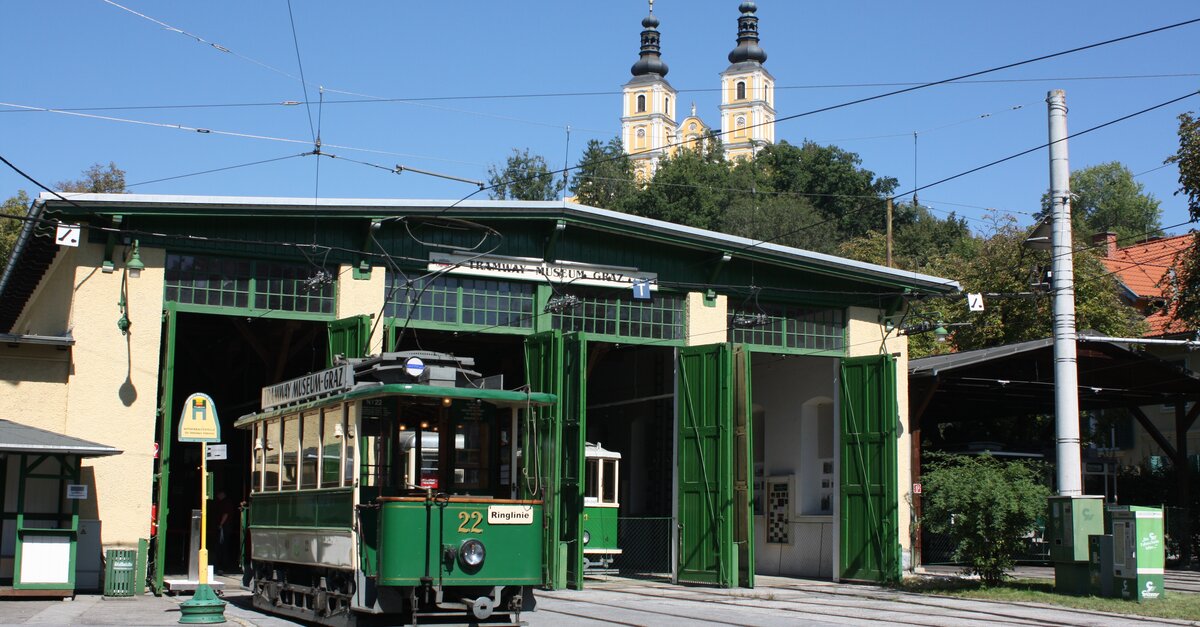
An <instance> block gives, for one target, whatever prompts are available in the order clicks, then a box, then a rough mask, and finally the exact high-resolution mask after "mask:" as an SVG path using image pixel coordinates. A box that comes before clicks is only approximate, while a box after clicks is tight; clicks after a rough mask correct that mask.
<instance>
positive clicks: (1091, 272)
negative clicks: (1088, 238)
mask: <svg viewBox="0 0 1200 627" xmlns="http://www.w3.org/2000/svg"><path fill="white" fill-rule="evenodd" d="M993 221H994V222H993V224H994V226H993V233H992V234H991V235H990V236H989V237H987V238H985V239H983V240H982V241H980V243H979V247H978V249H977V250H976V251H975V252H974V254H973V255H972V256H970V257H967V258H964V259H961V261H960V263H961V266H960V267H958V268H953V267H945V268H943V272H941V274H942V276H948V277H951V278H954V279H957V280H958V281H959V282H960V284H961V285H962V290H963V292H967V293H970V292H978V293H984V294H987V293H1002V294H1007V295H1009V296H1005V297H1001V298H988V297H987V296H985V297H984V302H985V306H986V309H985V310H984V311H983V312H982V313H972V312H969V311H967V308H966V307H965V306H964V305H963V303H962V302H961V301H954V302H953V303H948V302H946V301H944V300H940V301H937V302H934V303H931V304H930V305H929V307H931V308H932V310H933V312H934V313H936V314H937V315H938V317H939V319H941V320H943V321H945V322H969V323H970V326H962V327H957V328H956V329H955V330H954V331H953V332H952V334H951V341H952V343H953V346H954V347H955V348H956V349H957V350H971V349H976V348H987V347H991V346H1000V345H1004V344H1013V343H1016V342H1024V341H1027V340H1035V339H1041V338H1046V337H1050V335H1051V331H1052V328H1053V322H1054V321H1053V314H1052V304H1053V299H1052V298H1051V295H1050V294H1049V293H1047V292H1046V291H1045V290H1044V289H1039V288H1038V287H1037V286H1038V284H1040V283H1041V282H1042V275H1041V273H1040V272H1039V270H1041V269H1048V268H1049V267H1050V253H1049V251H1037V250H1032V249H1030V248H1028V247H1026V246H1024V245H1023V244H1024V242H1025V239H1026V237H1027V236H1028V233H1027V231H1026V229H1025V228H1022V227H1019V226H1018V225H1017V222H1016V219H1015V218H1013V217H1012V216H994V217H993ZM1076 249H1077V250H1079V249H1084V250H1080V252H1077V253H1076V254H1075V256H1074V261H1075V264H1074V265H1075V320H1076V327H1077V328H1079V329H1094V330H1096V331H1099V332H1100V333H1104V334H1106V335H1112V336H1118V337H1131V336H1137V335H1140V334H1141V333H1142V332H1143V331H1144V330H1145V321H1144V320H1143V318H1142V316H1141V315H1140V314H1138V312H1137V311H1136V310H1134V309H1133V308H1132V307H1130V306H1128V305H1126V304H1125V303H1123V302H1122V301H1121V299H1120V297H1119V296H1118V291H1117V285H1116V280H1115V278H1114V277H1113V276H1112V275H1111V274H1110V273H1109V272H1108V270H1107V269H1106V268H1105V267H1104V265H1103V264H1102V263H1101V262H1100V259H1099V257H1098V256H1097V255H1096V253H1095V251H1093V250H1091V249H1089V248H1088V247H1087V246H1086V245H1084V244H1082V243H1080V244H1079V245H1077V246H1076ZM935 274H937V273H936V272H935ZM1021 293H1024V294H1027V295H1026V296H1015V295H1016V294H1021Z"/></svg>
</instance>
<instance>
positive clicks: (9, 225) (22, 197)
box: [0, 190, 29, 272]
mask: <svg viewBox="0 0 1200 627" xmlns="http://www.w3.org/2000/svg"><path fill="white" fill-rule="evenodd" d="M28 211H29V194H26V193H25V190H21V191H18V192H17V195H16V196H13V197H12V198H9V199H8V200H6V201H4V205H3V206H2V207H0V272H3V270H4V266H5V265H7V264H8V258H9V256H10V255H12V251H13V247H14V246H16V244H17V237H18V236H19V235H20V234H21V228H22V227H23V226H24V225H25V221H24V220H21V219H20V218H23V217H25V215H26V214H27V213H28Z"/></svg>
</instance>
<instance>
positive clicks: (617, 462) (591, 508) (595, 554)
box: [583, 442, 621, 573]
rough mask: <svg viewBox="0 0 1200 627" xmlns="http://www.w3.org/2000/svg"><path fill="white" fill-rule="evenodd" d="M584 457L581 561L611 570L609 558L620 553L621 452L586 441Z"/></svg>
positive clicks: (599, 570) (592, 569) (598, 569)
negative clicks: (618, 532)
mask: <svg viewBox="0 0 1200 627" xmlns="http://www.w3.org/2000/svg"><path fill="white" fill-rule="evenodd" d="M584 458H585V459H586V464H587V465H586V471H585V475H584V478H585V482H584V492H583V565H584V568H586V569H587V570H588V572H593V573H607V572H612V571H613V560H615V559H616V557H617V556H618V555H620V554H621V549H620V547H619V546H618V544H617V516H618V512H619V510H620V507H621V503H620V501H619V500H618V498H617V481H618V478H619V477H620V466H621V454H620V453H618V452H616V451H610V450H608V449H605V448H604V447H603V446H600V445H599V444H592V443H590V442H589V443H588V444H587V447H586V449H585V453H584Z"/></svg>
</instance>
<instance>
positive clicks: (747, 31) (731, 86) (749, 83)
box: [721, 2, 775, 159]
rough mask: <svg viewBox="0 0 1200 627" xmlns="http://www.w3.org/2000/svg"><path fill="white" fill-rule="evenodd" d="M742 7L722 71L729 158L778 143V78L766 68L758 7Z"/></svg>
mask: <svg viewBox="0 0 1200 627" xmlns="http://www.w3.org/2000/svg"><path fill="white" fill-rule="evenodd" d="M738 10H739V11H741V13H742V14H741V16H740V17H738V38H737V47H736V48H734V49H733V51H732V52H730V53H729V63H730V65H729V67H728V68H726V70H725V71H724V72H721V131H722V133H721V141H723V142H724V143H725V156H726V157H727V158H729V159H736V158H750V157H752V156H753V155H754V153H755V151H756V150H757V148H758V147H761V146H763V145H765V144H773V143H775V77H773V76H771V73H770V72H768V71H767V69H766V68H765V67H763V63H765V62H766V60H767V53H766V52H765V51H764V50H763V49H762V48H761V47H759V45H758V16H757V15H755V12H756V11H757V10H758V7H756V6H755V5H754V3H753V2H743V3H742V4H741V6H739V7H738Z"/></svg>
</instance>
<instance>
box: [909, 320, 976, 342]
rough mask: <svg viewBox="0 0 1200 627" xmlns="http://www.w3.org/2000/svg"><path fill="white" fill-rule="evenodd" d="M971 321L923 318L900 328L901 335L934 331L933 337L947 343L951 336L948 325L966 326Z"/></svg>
mask: <svg viewBox="0 0 1200 627" xmlns="http://www.w3.org/2000/svg"><path fill="white" fill-rule="evenodd" d="M970 325H971V323H970V322H942V321H941V320H937V321H932V320H923V321H921V322H917V323H914V324H910V325H906V326H903V327H901V328H900V334H901V335H917V334H920V333H930V332H932V333H933V339H934V340H935V341H937V342H938V343H945V341H946V340H947V339H949V337H950V331H949V329H948V328H947V327H966V326H970Z"/></svg>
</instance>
